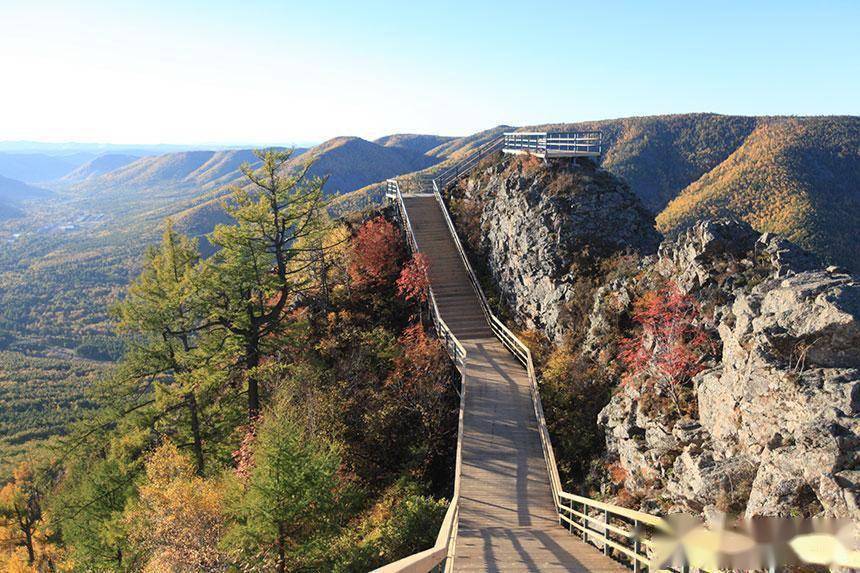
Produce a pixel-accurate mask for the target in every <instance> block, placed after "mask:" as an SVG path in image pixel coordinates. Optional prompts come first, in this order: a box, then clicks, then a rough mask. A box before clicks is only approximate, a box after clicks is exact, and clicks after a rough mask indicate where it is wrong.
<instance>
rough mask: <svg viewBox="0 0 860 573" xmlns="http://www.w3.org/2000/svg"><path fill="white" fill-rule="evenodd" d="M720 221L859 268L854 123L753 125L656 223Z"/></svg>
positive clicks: (859, 157) (858, 146) (859, 131)
mask: <svg viewBox="0 0 860 573" xmlns="http://www.w3.org/2000/svg"><path fill="white" fill-rule="evenodd" d="M725 215H739V216H740V217H741V218H743V219H744V220H746V221H747V222H749V223H750V224H751V225H752V226H753V227H754V228H755V229H757V230H759V231H771V232H776V233H780V234H782V235H784V236H786V237H787V238H789V239H790V240H791V241H793V242H795V243H798V244H800V245H802V246H804V247H806V248H808V249H810V250H812V251H813V252H815V253H817V254H818V255H820V256H821V257H822V258H823V259H824V260H825V261H828V262H834V263H838V264H841V265H844V266H846V267H849V268H851V269H853V270H858V269H860V241H858V240H857V229H858V226H860V118H808V119H773V120H761V121H760V122H759V123H758V125H757V126H756V128H755V130H754V131H753V132H752V133H751V134H750V135H749V136H748V137H747V138H746V140H745V141H744V143H743V145H741V146H740V147H738V148H737V149H736V150H735V151H734V152H733V153H732V154H731V155H730V156H729V157H728V158H727V159H726V160H725V161H723V162H722V163H721V164H720V165H718V166H717V167H716V168H714V169H713V170H711V171H710V172H708V173H707V174H706V175H704V176H703V177H701V178H700V179H699V180H697V181H695V182H694V183H693V184H691V185H689V186H688V187H686V188H685V189H684V190H683V191H682V192H681V193H680V194H679V195H678V196H677V197H676V198H675V199H674V200H673V201H672V202H670V203H669V204H668V206H667V207H666V208H665V209H664V210H663V212H661V213H660V215H659V217H658V218H657V223H658V225H659V227H660V229H661V230H663V231H664V232H667V233H674V232H677V231H678V230H679V229H683V228H686V227H689V226H690V225H691V224H693V223H694V222H695V221H697V220H699V219H702V218H704V217H720V216H725Z"/></svg>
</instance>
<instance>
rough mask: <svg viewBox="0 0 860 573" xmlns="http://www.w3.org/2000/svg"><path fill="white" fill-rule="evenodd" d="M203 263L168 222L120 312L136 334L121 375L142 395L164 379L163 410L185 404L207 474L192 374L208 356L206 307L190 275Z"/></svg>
mask: <svg viewBox="0 0 860 573" xmlns="http://www.w3.org/2000/svg"><path fill="white" fill-rule="evenodd" d="M199 261H200V253H199V250H198V248H197V242H196V241H194V240H192V239H189V238H188V237H186V236H184V235H182V234H180V233H177V232H176V231H175V230H174V228H173V225H172V223H171V222H169V221H168V223H167V225H166V228H165V230H164V234H163V237H162V241H161V244H160V245H158V246H155V247H151V248H150V249H149V250H148V252H147V255H146V260H145V262H144V265H143V270H142V271H141V273H140V275H138V277H137V278H136V279H135V280H134V282H133V283H132V284H131V285H130V286H129V288H128V291H127V293H126V298H125V299H124V300H123V301H122V302H121V303H119V304H118V305H117V307H116V309H115V312H116V314H117V316H118V318H119V325H118V329H119V331H120V332H121V333H123V334H127V335H130V338H131V349H130V351H129V352H128V353H127V354H126V356H125V358H124V360H123V363H122V365H121V367H120V368H121V370H120V375H119V376H118V379H120V380H125V381H126V385H131V386H132V387H133V388H134V389H135V390H136V391H137V394H138V395H148V394H149V392H148V390H150V389H151V388H150V387H151V385H152V384H153V383H154V382H158V383H160V384H161V388H162V389H163V390H164V391H162V392H159V393H157V394H156V402H157V406H159V408H158V409H159V410H160V411H165V410H170V409H172V408H175V407H176V406H177V404H179V405H183V406H184V408H185V410H186V411H187V415H188V426H189V433H190V434H191V437H192V443H191V446H192V448H193V451H194V459H195V465H196V470H197V473H198V474H199V475H202V474H203V471H204V466H205V464H204V456H203V436H202V430H201V427H200V406H199V404H198V398H197V393H196V389H195V381H196V380H197V379H196V378H195V377H193V376H191V373H192V371H193V370H194V369H195V368H196V367H197V366H199V364H200V363H201V361H203V360H204V359H205V355H206V353H203V352H198V345H199V338H200V334H201V332H202V327H201V311H200V309H199V308H198V307H196V306H195V304H194V302H195V301H194V299H193V298H192V296H191V295H192V284H191V277H192V276H193V274H194V271H195V268H196V267H197V265H198V263H199ZM141 386H142V387H141Z"/></svg>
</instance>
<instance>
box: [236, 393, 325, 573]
mask: <svg viewBox="0 0 860 573" xmlns="http://www.w3.org/2000/svg"><path fill="white" fill-rule="evenodd" d="M238 458H239V462H240V463H239V468H238V469H239V471H238V472H237V474H236V481H235V483H234V484H233V485H234V486H235V487H234V488H232V489H231V494H230V495H229V497H230V499H231V502H229V505H230V508H231V513H232V515H233V518H234V520H235V525H234V526H233V528H232V529H231V530H230V532H229V533H228V536H227V540H226V542H227V545H228V546H231V547H233V548H235V549H238V550H239V552H240V553H242V554H244V556H245V558H247V560H248V564H249V565H248V569H247V570H249V571H278V572H279V573H284V572H285V571H294V570H296V567H295V566H296V565H297V563H299V562H300V561H301V560H302V559H303V558H304V557H305V556H306V552H307V550H308V549H309V546H308V544H310V543H312V542H313V540H314V539H315V538H317V537H318V536H319V535H320V534H321V533H322V532H323V531H325V530H326V528H327V527H331V526H332V525H333V523H332V521H331V516H332V514H333V512H332V510H333V508H334V507H335V504H336V501H337V492H338V489H339V488H340V486H341V484H340V479H339V477H338V468H339V467H340V463H341V459H340V455H339V454H338V451H337V449H336V447H335V446H334V445H332V444H331V443H328V442H326V441H324V440H321V439H319V438H317V437H316V436H314V435H312V434H310V433H308V432H306V431H304V429H303V424H301V423H299V422H296V421H295V420H294V419H293V418H292V417H291V414H290V412H289V408H288V407H287V406H286V405H285V404H277V405H276V406H275V407H274V408H271V409H268V410H266V412H265V413H264V414H263V415H262V416H261V419H260V420H259V424H258V425H257V426H256V430H255V434H253V435H252V436H251V438H250V440H246V442H245V443H244V444H243V451H240V452H239V455H238Z"/></svg>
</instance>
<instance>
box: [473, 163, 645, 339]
mask: <svg viewBox="0 0 860 573" xmlns="http://www.w3.org/2000/svg"><path fill="white" fill-rule="evenodd" d="M512 161H515V160H511V159H507V160H504V161H502V162H501V163H499V164H497V165H495V166H493V167H491V168H489V169H487V170H485V171H484V172H482V173H478V174H477V175H476V176H474V177H472V178H471V179H470V180H469V181H467V184H466V193H467V196H470V197H473V198H478V199H479V201H480V203H481V205H482V212H481V227H482V230H483V242H484V243H483V245H482V250H483V251H484V252H485V253H486V254H487V257H488V262H489V267H490V269H491V271H492V273H493V275H494V279H495V280H496V283H497V284H498V285H499V288H500V290H501V292H502V295H503V296H504V298H505V302H506V303H507V306H508V307H509V308H510V309H512V310H513V312H514V314H515V316H516V318H517V319H518V320H519V321H521V322H522V323H524V324H525V325H526V326H527V327H530V328H537V329H540V330H542V331H543V332H544V333H545V334H546V335H547V336H549V337H550V338H551V339H554V340H556V341H558V340H560V338H561V336H562V335H563V333H564V331H565V330H566V327H567V324H566V322H565V320H566V319H565V312H564V308H565V305H566V303H567V302H568V301H569V300H570V298H571V296H572V289H571V285H572V284H573V282H574V281H575V279H576V274H577V272H578V268H579V267H580V265H582V264H584V262H585V261H588V260H590V259H592V258H593V257H603V256H608V255H611V254H613V253H616V252H620V251H625V250H632V251H637V252H641V253H648V252H653V251H654V250H655V249H656V247H657V244H658V243H659V238H660V235H659V234H658V233H657V231H656V230H655V229H654V219H653V217H652V216H651V215H650V214H649V213H648V212H647V211H646V210H645V209H644V208H643V207H642V205H641V204H640V202H639V200H638V199H637V198H636V196H635V195H634V194H633V193H632V192H631V191H630V189H629V188H628V187H627V185H626V184H625V183H624V182H623V181H621V180H620V179H618V178H616V177H614V176H612V175H611V174H609V173H608V172H606V171H603V170H600V169H598V168H596V167H595V166H594V165H593V164H591V163H590V162H587V161H585V162H583V163H581V164H573V163H571V164H567V166H566V167H559V166H554V167H552V168H543V167H539V168H536V169H533V170H531V171H530V172H524V171H523V170H517V169H513V168H512Z"/></svg>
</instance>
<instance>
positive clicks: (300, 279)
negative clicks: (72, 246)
mask: <svg viewBox="0 0 860 573" xmlns="http://www.w3.org/2000/svg"><path fill="white" fill-rule="evenodd" d="M261 158H262V162H261V168H260V169H259V170H258V171H256V172H255V173H251V172H246V175H247V177H248V179H249V182H250V180H251V179H252V178H253V180H254V182H253V183H252V184H251V185H250V186H247V187H246V186H243V187H242V189H241V190H240V191H237V195H236V202H235V205H234V206H231V207H230V208H229V211H228V212H229V218H230V222H229V224H225V225H219V226H218V227H217V228H216V229H215V231H214V232H213V233H212V234H211V235H210V236H209V241H210V243H211V244H213V245H216V246H217V247H218V250H217V251H216V252H215V253H214V254H213V255H212V256H210V257H208V258H202V257H201V255H200V253H199V251H198V248H197V242H196V241H195V240H194V239H191V238H189V237H186V236H183V235H181V234H180V233H177V232H176V230H175V229H174V228H173V227H172V226H170V225H167V226H166V227H165V228H164V230H163V234H162V239H161V242H160V244H159V245H157V246H153V247H151V248H150V249H148V251H147V254H146V257H145V261H144V264H143V265H142V270H141V272H140V273H139V274H138V275H137V276H136V278H135V279H134V280H133V281H132V283H131V284H130V286H129V287H128V289H127V290H126V292H125V297H124V298H123V300H122V302H121V303H120V304H119V305H118V306H117V309H116V318H117V324H116V328H117V331H118V333H119V334H121V335H124V336H126V337H127V340H128V344H129V347H128V350H127V352H126V353H125V355H124V356H123V358H122V359H121V360H120V361H119V363H118V364H117V367H116V368H115V369H113V370H112V371H111V372H110V373H109V374H107V373H101V374H100V375H99V376H98V382H97V383H96V384H95V386H94V387H93V388H92V389H91V391H90V392H89V396H90V397H91V398H90V399H91V400H92V401H93V403H94V408H93V409H92V410H91V411H90V413H89V415H87V416H86V417H85V418H84V419H82V420H81V421H80V422H78V423H76V424H75V425H74V427H73V429H72V431H71V432H70V434H69V435H68V436H67V437H65V438H64V439H62V440H58V441H56V443H55V444H54V445H55V448H53V449H51V450H43V451H41V452H36V451H33V452H31V454H32V455H30V456H28V458H27V460H26V461H24V462H21V463H20V464H18V466H17V467H16V469H15V471H14V474H13V475H12V476H11V478H9V479H7V480H5V484H4V486H3V487H2V489H0V539H2V540H3V543H4V547H3V551H2V552H0V570H24V571H25V570H39V571H41V570H46V571H57V570H76V571H260V572H263V571H279V572H285V571H338V572H344V573H346V572H352V571H368V570H371V569H373V568H375V567H378V566H380V565H382V564H384V563H387V562H389V561H392V560H395V559H397V558H399V557H402V556H405V555H407V554H410V553H412V552H415V551H417V550H419V549H423V548H424V547H426V546H428V545H430V544H431V543H432V542H433V540H434V539H435V535H436V531H437V530H438V527H439V525H440V522H441V519H442V516H443V515H444V512H445V508H446V505H447V503H446V499H445V496H446V495H447V494H448V493H449V492H450V490H451V486H452V482H451V477H452V469H453V463H454V457H453V452H454V445H455V442H456V440H455V436H456V427H457V411H458V408H457V403H456V393H455V390H454V385H453V383H454V379H453V378H452V374H453V372H452V368H451V365H450V363H449V362H448V360H447V356H446V354H445V351H444V349H443V347H442V345H441V343H440V342H439V341H438V340H436V339H434V338H433V337H432V336H431V334H430V333H428V332H425V330H424V327H423V324H422V320H421V317H422V316H423V311H422V305H423V304H424V303H425V302H426V288H427V282H426V281H427V278H426V274H425V273H424V271H423V270H422V269H424V268H425V267H424V266H423V265H424V263H422V261H421V260H420V259H418V258H413V257H411V256H410V254H409V253H408V250H407V249H406V245H405V240H404V237H403V236H402V233H401V231H400V230H399V229H398V227H397V226H396V225H395V224H394V223H392V222H391V221H389V220H388V219H386V217H385V216H382V215H379V214H377V215H376V216H374V217H373V218H369V219H366V220H363V219H352V220H342V221H332V220H331V219H330V218H329V217H328V216H327V214H326V211H325V208H324V201H323V195H324V193H323V181H322V180H320V179H316V178H311V179H297V178H296V177H294V176H293V175H292V173H293V172H292V171H291V170H290V169H288V168H287V169H284V167H286V164H287V162H288V161H289V157H288V155H287V154H284V153H280V152H275V151H269V152H267V153H266V154H265V155H263V156H262V157H261ZM261 269H262V272H261ZM42 366H43V367H45V368H47V367H50V365H49V364H43V365H42ZM0 388H2V386H0ZM65 406H68V405H65ZM13 515H16V516H19V517H20V519H17V520H12V519H10V516H13ZM30 568H32V569H30Z"/></svg>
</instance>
